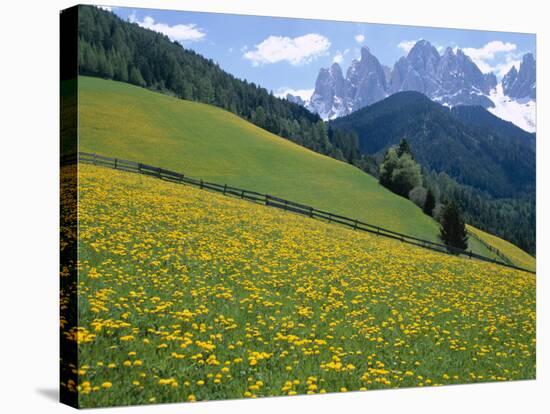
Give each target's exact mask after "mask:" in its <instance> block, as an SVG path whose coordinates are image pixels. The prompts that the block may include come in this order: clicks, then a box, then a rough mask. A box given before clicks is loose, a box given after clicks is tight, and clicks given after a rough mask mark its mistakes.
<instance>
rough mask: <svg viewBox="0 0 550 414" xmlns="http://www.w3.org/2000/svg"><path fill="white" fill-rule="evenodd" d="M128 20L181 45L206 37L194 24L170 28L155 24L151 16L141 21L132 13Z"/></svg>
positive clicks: (177, 25)
mask: <svg viewBox="0 0 550 414" xmlns="http://www.w3.org/2000/svg"><path fill="white" fill-rule="evenodd" d="M128 20H129V21H130V22H131V23H137V24H138V25H139V26H141V27H144V28H146V29H150V30H154V31H155V32H159V33H162V34H165V35H166V36H168V37H169V38H170V40H173V41H176V42H180V43H185V42H188V43H190V42H197V41H199V40H203V39H204V37H205V36H206V33H205V32H204V31H203V29H201V28H200V27H198V26H197V25H195V24H193V23H190V24H176V25H174V26H170V25H168V24H165V23H160V22H155V20H154V19H153V18H152V17H151V16H146V17H144V18H143V20H142V21H139V20H138V19H137V17H136V15H135V13H132V14H131V15H130V17H128Z"/></svg>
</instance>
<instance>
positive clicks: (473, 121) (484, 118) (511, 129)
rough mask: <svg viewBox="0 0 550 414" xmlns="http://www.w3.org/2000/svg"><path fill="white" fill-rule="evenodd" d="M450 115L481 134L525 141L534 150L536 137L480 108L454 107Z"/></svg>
mask: <svg viewBox="0 0 550 414" xmlns="http://www.w3.org/2000/svg"><path fill="white" fill-rule="evenodd" d="M451 113H452V114H453V115H454V116H455V117H457V118H458V119H460V120H461V121H462V122H463V123H464V124H466V125H471V126H475V127H478V128H479V129H480V130H481V131H482V132H484V133H486V134H488V135H491V134H498V135H500V136H501V137H507V138H509V139H510V140H517V141H519V142H521V141H525V142H528V143H529V145H530V146H531V147H532V148H533V150H534V149H535V145H536V135H535V134H534V133H529V132H526V131H524V130H523V129H521V128H519V127H517V126H516V125H515V124H514V123H512V122H508V121H505V120H503V119H501V118H499V117H497V116H495V115H493V114H492V113H491V112H489V111H487V110H485V108H483V107H481V106H464V105H459V106H454V107H452V108H451Z"/></svg>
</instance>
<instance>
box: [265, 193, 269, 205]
mask: <svg viewBox="0 0 550 414" xmlns="http://www.w3.org/2000/svg"><path fill="white" fill-rule="evenodd" d="M268 200H269V195H267V194H266V195H265V205H266V206H267V204H268Z"/></svg>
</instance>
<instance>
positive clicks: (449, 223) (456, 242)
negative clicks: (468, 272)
mask: <svg viewBox="0 0 550 414" xmlns="http://www.w3.org/2000/svg"><path fill="white" fill-rule="evenodd" d="M439 237H440V238H441V240H442V241H443V243H445V244H446V245H447V246H449V247H450V248H454V249H460V250H466V249H467V248H468V233H467V231H466V223H465V222H464V217H463V215H462V211H461V210H460V208H459V207H458V206H457V205H456V204H455V203H454V202H450V203H448V204H446V205H445V207H444V208H443V213H442V217H441V228H440V233H439ZM450 250H452V249H450Z"/></svg>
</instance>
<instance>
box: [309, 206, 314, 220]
mask: <svg viewBox="0 0 550 414" xmlns="http://www.w3.org/2000/svg"><path fill="white" fill-rule="evenodd" d="M309 217H311V218H313V207H310V208H309Z"/></svg>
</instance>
